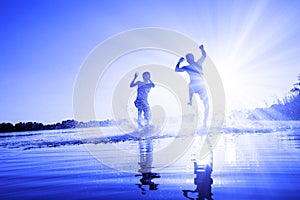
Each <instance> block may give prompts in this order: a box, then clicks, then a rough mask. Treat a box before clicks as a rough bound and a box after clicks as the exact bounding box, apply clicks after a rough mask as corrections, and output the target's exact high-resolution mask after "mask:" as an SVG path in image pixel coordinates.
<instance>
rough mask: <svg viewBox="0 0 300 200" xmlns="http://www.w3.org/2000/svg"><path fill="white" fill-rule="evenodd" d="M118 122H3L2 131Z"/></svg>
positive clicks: (64, 127) (92, 125)
mask: <svg viewBox="0 0 300 200" xmlns="http://www.w3.org/2000/svg"><path fill="white" fill-rule="evenodd" d="M115 124H116V122H115V121H113V120H104V121H89V122H78V121H76V120H65V121H62V122H58V123H56V124H47V125H44V124H42V123H38V122H19V123H16V124H15V125H13V124H11V123H1V124H0V132H2V133H3V132H21V131H39V130H56V129H71V128H89V127H105V126H113V125H115Z"/></svg>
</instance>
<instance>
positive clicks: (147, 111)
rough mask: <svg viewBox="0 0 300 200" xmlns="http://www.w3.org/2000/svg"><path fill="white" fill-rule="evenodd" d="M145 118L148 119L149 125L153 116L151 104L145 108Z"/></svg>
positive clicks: (147, 123)
mask: <svg viewBox="0 0 300 200" xmlns="http://www.w3.org/2000/svg"><path fill="white" fill-rule="evenodd" d="M144 118H145V120H146V125H149V121H150V118H151V114H150V108H149V106H147V107H145V108H144Z"/></svg>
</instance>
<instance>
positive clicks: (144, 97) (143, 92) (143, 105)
mask: <svg viewBox="0 0 300 200" xmlns="http://www.w3.org/2000/svg"><path fill="white" fill-rule="evenodd" d="M137 77H138V72H136V73H135V74H134V78H133V80H132V81H131V83H130V87H135V86H138V88H137V97H136V100H135V101H134V104H135V107H137V109H138V120H137V123H138V125H139V126H143V125H142V112H144V119H145V121H146V124H145V125H146V126H147V125H149V121H150V118H151V113H150V107H149V103H148V94H149V92H150V89H151V88H153V87H155V85H154V83H153V82H152V81H151V80H150V73H149V72H144V73H143V81H136V78H137Z"/></svg>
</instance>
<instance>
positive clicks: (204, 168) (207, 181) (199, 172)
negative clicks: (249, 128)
mask: <svg viewBox="0 0 300 200" xmlns="http://www.w3.org/2000/svg"><path fill="white" fill-rule="evenodd" d="M194 173H195V174H196V178H195V179H194V184H195V185H196V186H197V187H196V189H195V190H182V191H183V196H184V197H186V198H187V199H191V200H204V199H207V200H213V198H212V192H211V185H212V183H213V179H212V178H211V173H212V166H211V165H208V164H206V165H197V162H194ZM191 193H197V194H198V197H197V198H196V199H195V198H193V197H190V195H191Z"/></svg>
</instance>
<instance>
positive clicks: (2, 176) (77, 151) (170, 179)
mask: <svg viewBox="0 0 300 200" xmlns="http://www.w3.org/2000/svg"><path fill="white" fill-rule="evenodd" d="M100 132H101V134H100ZM138 134H141V132H137V133H136V134H124V133H122V131H120V130H118V129H116V128H115V127H106V128H102V130H101V131H99V129H91V128H89V129H88V128H87V129H68V130H52V131H34V132H18V133H1V134H0V136H1V137H0V152H1V156H0V199H62V198H66V199H188V198H189V199H196V198H199V199H201V198H202V199H204V198H207V199H222V200H224V199H231V200H232V199H237V200H241V199H289V200H290V199H299V198H300V189H299V188H300V122H279V121H276V122H274V121H255V122H253V121H252V122H247V123H243V124H240V123H232V124H230V125H227V126H226V127H224V128H223V129H222V130H221V131H220V135H219V137H218V140H217V141H216V143H215V144H214V145H213V146H212V149H211V151H210V152H209V156H208V158H209V159H208V160H207V161H206V160H205V159H204V160H201V159H200V157H199V156H200V155H199V151H200V149H201V147H202V145H203V141H205V136H204V135H201V134H200V135H199V134H198V135H197V134H196V135H193V136H185V137H184V138H183V137H177V136H176V134H175V135H174V134H173V135H172V132H165V133H159V134H158V135H155V136H153V135H151V136H145V135H144V136H143V135H138ZM191 137H192V140H191V141H192V142H191V143H189V145H186V146H184V147H183V148H182V147H178V148H182V153H181V154H178V155H176V156H174V157H173V158H172V159H169V158H167V157H165V158H164V157H163V158H161V156H162V155H163V154H161V152H163V151H164V150H165V149H168V147H169V146H170V145H172V143H174V141H175V140H181V141H184V140H188V139H187V138H191ZM174 152H175V151H174Z"/></svg>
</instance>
